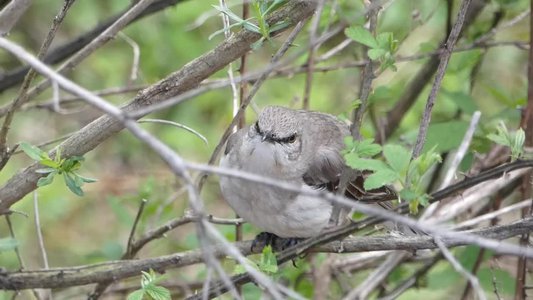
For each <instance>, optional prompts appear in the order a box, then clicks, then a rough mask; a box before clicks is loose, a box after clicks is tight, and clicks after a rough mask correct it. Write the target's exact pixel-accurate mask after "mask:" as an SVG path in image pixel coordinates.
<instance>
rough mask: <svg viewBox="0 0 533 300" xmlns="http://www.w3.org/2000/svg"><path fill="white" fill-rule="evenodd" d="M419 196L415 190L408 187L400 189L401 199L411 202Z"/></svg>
mask: <svg viewBox="0 0 533 300" xmlns="http://www.w3.org/2000/svg"><path fill="white" fill-rule="evenodd" d="M416 197H417V195H416V193H415V191H413V190H412V189H410V188H406V189H403V190H401V191H400V199H401V200H402V201H406V202H411V201H412V200H414V199H415V198H416Z"/></svg>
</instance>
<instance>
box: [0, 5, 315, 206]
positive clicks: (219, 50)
mask: <svg viewBox="0 0 533 300" xmlns="http://www.w3.org/2000/svg"><path fill="white" fill-rule="evenodd" d="M313 11H314V3H313V2H312V1H303V0H302V1H291V2H290V3H288V4H287V5H286V7H284V8H282V9H280V10H279V11H278V12H276V13H275V14H273V16H272V17H271V18H270V19H269V22H278V21H280V20H286V21H287V22H289V23H290V24H295V23H297V22H299V21H301V20H303V19H305V18H307V17H308V16H310V15H311V14H312V13H313ZM260 37H261V36H260V35H258V34H256V33H253V32H250V31H247V30H241V31H240V32H238V33H236V34H235V35H234V36H233V37H231V38H229V39H227V40H225V41H223V42H222V43H221V44H219V45H218V46H217V47H216V48H214V49H213V50H211V51H209V52H207V53H205V54H204V55H202V56H200V57H198V58H196V59H194V60H193V61H191V62H189V63H188V64H186V65H185V66H183V68H181V69H180V70H178V71H176V72H174V73H172V74H170V75H169V76H168V77H167V78H165V79H163V80H161V81H160V82H158V83H156V84H154V85H153V86H151V87H149V88H147V89H145V90H143V91H142V92H140V93H139V94H138V95H137V96H136V97H135V98H134V99H133V100H132V101H131V102H130V103H129V104H127V105H126V106H125V107H123V110H124V112H126V113H127V112H132V111H135V110H138V109H140V108H143V107H147V106H150V105H152V104H154V103H158V102H161V101H163V100H165V99H167V98H169V97H172V96H175V95H178V94H181V93H183V92H185V91H187V90H190V89H192V88H194V87H196V86H197V85H198V84H199V83H200V82H201V81H202V80H204V79H205V78H207V77H209V76H210V75H212V74H213V73H215V72H216V71H218V70H220V69H221V68H223V67H224V66H226V65H227V64H228V63H230V62H232V61H233V60H235V59H237V58H239V57H241V56H242V55H243V54H244V53H246V52H248V51H249V50H250V47H251V44H252V43H254V42H255V41H257V40H258V39H259V38H260ZM136 117H140V116H136ZM123 128H124V125H123V124H122V123H121V122H120V121H118V120H116V119H115V118H113V117H110V116H107V115H104V116H102V117H100V118H98V119H96V120H95V121H93V122H91V123H90V124H88V125H87V126H85V127H83V128H82V129H80V130H79V131H78V132H77V133H75V134H74V135H72V136H71V137H70V138H69V139H67V140H66V141H64V142H63V143H62V144H61V145H59V146H58V147H61V150H62V151H61V152H62V154H63V155H64V156H65V157H69V156H72V155H83V154H85V153H87V152H89V151H91V150H92V149H94V148H95V147H97V146H98V145H99V144H100V143H102V142H103V141H104V140H106V139H107V138H109V137H110V136H112V135H114V134H115V133H117V132H119V131H120V130H122V129H123ZM38 168H39V165H38V164H37V163H34V164H32V165H30V166H28V167H26V168H24V169H22V170H20V171H19V172H18V173H17V174H15V175H14V176H13V177H12V178H11V179H9V180H8V181H7V182H6V183H5V185H4V186H2V187H0V195H2V198H1V199H0V214H3V213H6V212H8V210H9V207H10V206H11V205H13V204H14V203H16V202H17V201H19V200H20V199H21V198H22V197H24V196H25V195H26V194H28V193H29V192H31V191H33V190H34V189H35V188H36V184H37V180H38V179H39V178H40V176H41V175H40V174H37V173H35V170H37V169H38Z"/></svg>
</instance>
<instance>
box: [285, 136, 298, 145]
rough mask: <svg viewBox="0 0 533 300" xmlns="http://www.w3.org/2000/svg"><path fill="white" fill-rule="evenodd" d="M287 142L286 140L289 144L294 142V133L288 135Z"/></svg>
mask: <svg viewBox="0 0 533 300" xmlns="http://www.w3.org/2000/svg"><path fill="white" fill-rule="evenodd" d="M287 142H288V143H291V144H292V143H294V142H296V134H293V135H291V136H289V137H288V138H287Z"/></svg>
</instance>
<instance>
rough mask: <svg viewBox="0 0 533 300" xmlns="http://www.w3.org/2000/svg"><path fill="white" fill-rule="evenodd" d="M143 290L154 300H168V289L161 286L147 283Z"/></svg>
mask: <svg viewBox="0 0 533 300" xmlns="http://www.w3.org/2000/svg"><path fill="white" fill-rule="evenodd" d="M144 291H145V292H146V293H147V294H148V295H150V297H152V299H154V300H169V299H170V291H169V290H168V289H166V288H164V287H162V286H157V285H149V286H147V287H146V288H145V289H144Z"/></svg>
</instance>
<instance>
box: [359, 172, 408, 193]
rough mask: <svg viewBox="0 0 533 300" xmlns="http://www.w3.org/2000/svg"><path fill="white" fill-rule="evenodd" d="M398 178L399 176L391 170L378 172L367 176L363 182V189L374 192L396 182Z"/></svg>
mask: <svg viewBox="0 0 533 300" xmlns="http://www.w3.org/2000/svg"><path fill="white" fill-rule="evenodd" d="M399 177H400V176H399V174H398V173H396V172H395V171H393V170H390V169H388V170H380V171H378V172H375V173H374V174H372V175H370V176H368V178H367V179H366V180H365V184H364V188H365V190H367V191H370V190H374V189H377V188H380V187H382V186H384V185H386V184H389V183H392V182H394V181H396V180H397V179H398V178H399Z"/></svg>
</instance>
